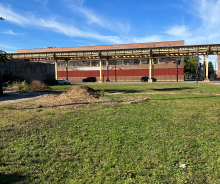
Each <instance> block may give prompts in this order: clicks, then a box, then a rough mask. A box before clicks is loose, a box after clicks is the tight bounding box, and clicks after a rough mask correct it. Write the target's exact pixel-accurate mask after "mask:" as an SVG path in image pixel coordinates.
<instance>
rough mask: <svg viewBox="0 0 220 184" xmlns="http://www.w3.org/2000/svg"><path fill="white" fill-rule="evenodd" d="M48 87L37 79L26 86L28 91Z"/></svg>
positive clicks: (46, 88) (42, 89)
mask: <svg viewBox="0 0 220 184" xmlns="http://www.w3.org/2000/svg"><path fill="white" fill-rule="evenodd" d="M49 89H50V88H49V87H48V86H47V85H46V84H45V83H43V82H41V81H38V80H33V81H32V82H31V83H30V84H29V86H28V90H29V91H36V90H37V91H38V90H40V91H44V90H49Z"/></svg>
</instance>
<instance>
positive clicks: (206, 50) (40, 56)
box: [7, 44, 220, 82]
mask: <svg viewBox="0 0 220 184" xmlns="http://www.w3.org/2000/svg"><path fill="white" fill-rule="evenodd" d="M217 54H220V44H207V45H187V46H186V45H182V46H165V47H143V48H123V49H103V50H79V51H57V52H54V51H53V52H50V51H48V52H28V53H8V54H7V58H8V59H11V60H25V61H40V60H46V61H50V60H51V61H54V62H55V70H56V78H57V61H58V60H65V62H66V78H67V79H68V72H67V70H68V69H67V67H68V65H67V62H68V61H69V60H71V61H79V60H100V82H101V80H102V62H101V60H102V59H106V65H107V70H108V61H109V59H129V58H150V60H149V82H151V81H152V80H151V65H152V63H153V58H156V57H166V56H172V57H174V56H187V55H203V56H204V58H205V56H206V79H205V81H207V82H208V81H209V80H208V56H209V55H217ZM107 80H108V76H107Z"/></svg>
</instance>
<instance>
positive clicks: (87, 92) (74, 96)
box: [35, 85, 101, 106]
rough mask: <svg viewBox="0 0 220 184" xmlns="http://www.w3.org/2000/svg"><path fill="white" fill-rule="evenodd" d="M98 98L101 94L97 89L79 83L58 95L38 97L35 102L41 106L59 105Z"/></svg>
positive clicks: (95, 100) (85, 101)
mask: <svg viewBox="0 0 220 184" xmlns="http://www.w3.org/2000/svg"><path fill="white" fill-rule="evenodd" d="M100 100H101V95H100V93H99V92H98V91H96V90H94V89H92V88H89V87H88V86H84V85H79V86H74V87H72V88H70V89H68V90H67V91H66V92H64V93H62V94H60V95H53V96H49V97H46V98H40V99H38V100H36V101H35V104H40V105H41V106H60V105H68V104H73V103H74V104H76V103H78V104H79V103H92V102H98V101H100Z"/></svg>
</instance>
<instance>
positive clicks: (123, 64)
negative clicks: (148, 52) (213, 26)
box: [17, 41, 184, 82]
mask: <svg viewBox="0 0 220 184" xmlns="http://www.w3.org/2000/svg"><path fill="white" fill-rule="evenodd" d="M181 45H184V41H171V42H153V43H138V44H122V45H104V46H85V47H64V48H56V47H48V48H42V49H19V50H17V52H18V53H34V52H38V53H39V52H63V51H85V50H88V51H91V50H96V51H97V50H100V51H102V50H110V49H129V48H144V47H146V48H149V47H167V46H181ZM177 60H180V65H178V80H179V81H183V80H184V57H175V56H174V57H170V56H169V57H162V58H161V57H155V58H154V60H153V65H152V69H151V71H152V77H153V78H156V79H157V81H176V80H177V64H175V62H176V61H177ZM43 62H54V61H43ZM57 64H58V71H57V78H66V76H68V80H69V81H71V82H81V81H82V79H84V78H86V77H96V78H97V81H99V79H100V71H99V70H100V61H99V60H95V59H85V60H69V61H68V63H67V68H66V63H65V61H62V60H59V61H58V63H57ZM108 69H109V80H110V81H112V82H114V81H140V78H141V77H142V76H148V75H149V58H132V59H130V58H129V59H122V58H119V59H111V58H110V59H109V68H108ZM66 71H68V74H66ZM106 76H107V69H106V60H103V61H102V81H105V80H106Z"/></svg>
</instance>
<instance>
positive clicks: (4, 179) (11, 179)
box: [0, 173, 27, 184]
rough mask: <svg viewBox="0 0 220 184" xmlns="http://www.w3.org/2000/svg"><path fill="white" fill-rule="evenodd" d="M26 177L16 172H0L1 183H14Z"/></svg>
mask: <svg viewBox="0 0 220 184" xmlns="http://www.w3.org/2000/svg"><path fill="white" fill-rule="evenodd" d="M26 179H27V178H26V177H24V176H21V175H19V174H17V173H14V174H1V173H0V183H1V184H14V183H17V182H21V181H24V180H26Z"/></svg>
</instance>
